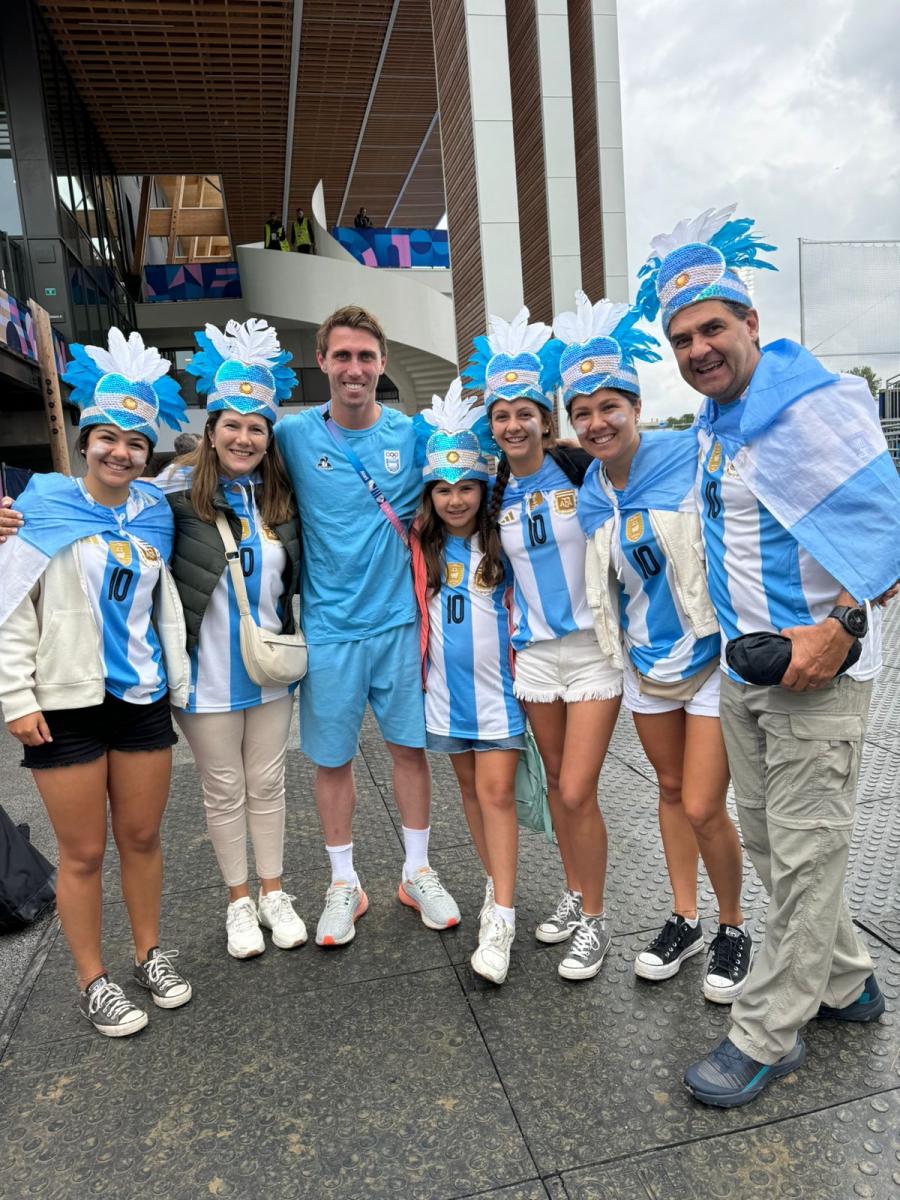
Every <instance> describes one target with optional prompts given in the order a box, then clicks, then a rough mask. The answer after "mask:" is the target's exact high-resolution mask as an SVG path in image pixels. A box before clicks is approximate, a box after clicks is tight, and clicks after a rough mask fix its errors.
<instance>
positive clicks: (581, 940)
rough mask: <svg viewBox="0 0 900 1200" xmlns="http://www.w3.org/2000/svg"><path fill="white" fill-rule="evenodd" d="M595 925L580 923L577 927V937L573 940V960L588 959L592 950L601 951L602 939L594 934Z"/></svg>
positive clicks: (570, 953) (571, 951) (570, 952)
mask: <svg viewBox="0 0 900 1200" xmlns="http://www.w3.org/2000/svg"><path fill="white" fill-rule="evenodd" d="M594 928H595V923H594V922H588V921H580V922H579V923H578V924H577V925H576V926H575V936H574V937H573V938H572V949H571V950H570V951H569V955H570V956H571V957H572V958H588V957H589V956H590V953H591V951H592V950H599V949H600V939H599V937H598V936H597V934H596V933H595V932H594Z"/></svg>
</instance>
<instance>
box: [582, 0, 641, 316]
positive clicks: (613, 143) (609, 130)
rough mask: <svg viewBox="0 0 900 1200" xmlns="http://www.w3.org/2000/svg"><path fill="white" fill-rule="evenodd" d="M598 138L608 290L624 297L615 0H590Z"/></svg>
mask: <svg viewBox="0 0 900 1200" xmlns="http://www.w3.org/2000/svg"><path fill="white" fill-rule="evenodd" d="M591 14H592V18H593V32H594V73H595V84H596V89H597V141H598V151H599V155H600V193H601V209H602V221H603V249H604V257H605V266H606V272H605V274H606V295H607V297H608V299H610V300H621V301H628V300H629V298H630V296H629V293H630V291H631V290H632V289H631V281H630V280H629V277H628V256H627V243H626V229H625V171H624V166H623V160H622V103H621V95H620V81H619V33H618V22H617V17H616V0H592V4H591Z"/></svg>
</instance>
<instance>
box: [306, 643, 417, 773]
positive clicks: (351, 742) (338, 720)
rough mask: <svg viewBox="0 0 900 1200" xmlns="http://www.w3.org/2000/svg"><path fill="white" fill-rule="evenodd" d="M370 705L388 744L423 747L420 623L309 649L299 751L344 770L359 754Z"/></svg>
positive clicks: (321, 765) (321, 763)
mask: <svg viewBox="0 0 900 1200" xmlns="http://www.w3.org/2000/svg"><path fill="white" fill-rule="evenodd" d="M366 701H368V702H369V704H371V706H372V712H373V713H374V714H375V720H376V721H377V722H378V727H379V729H380V730H381V734H382V737H383V738H384V740H385V741H386V742H395V743H396V744H397V745H398V746H413V747H415V748H416V749H419V748H423V747H424V746H425V693H424V692H423V691H422V659H421V656H420V653H419V626H418V623H417V622H416V621H411V622H410V623H409V624H407V625H398V626H397V627H396V628H394V629H388V630H387V631H386V632H385V633H378V634H375V635H374V637H370V638H365V639H363V640H362V641H359V642H328V643H324V644H320V645H314V646H310V647H309V669H308V670H307V673H306V675H305V676H304V678H303V680H302V682H301V684H300V749H301V750H302V751H303V753H304V754H305V755H306V756H307V757H308V758H311V759H312V761H313V762H314V763H316V764H317V766H320V767H341V766H343V765H344V763H346V762H349V761H350V760H351V758H353V756H354V755H355V754H356V752H357V750H358V749H359V731H360V728H361V727H362V720H363V715H364V713H365V711H366Z"/></svg>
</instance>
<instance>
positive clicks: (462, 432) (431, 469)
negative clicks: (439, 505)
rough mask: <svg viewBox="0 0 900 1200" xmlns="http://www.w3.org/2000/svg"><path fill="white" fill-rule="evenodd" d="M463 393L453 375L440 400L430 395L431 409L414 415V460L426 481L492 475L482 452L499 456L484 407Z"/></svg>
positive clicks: (484, 478) (459, 382) (451, 481)
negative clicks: (465, 396)
mask: <svg viewBox="0 0 900 1200" xmlns="http://www.w3.org/2000/svg"><path fill="white" fill-rule="evenodd" d="M462 392H463V385H462V380H461V379H459V378H456V379H454V380H453V382H452V383H451V384H450V387H449V388H448V390H447V395H446V396H444V397H443V399H442V398H441V397H440V396H432V397H431V408H425V409H423V410H422V411H421V412H418V413H416V415H415V416H414V417H413V428H414V429H415V432H416V461H417V463H418V464H419V465H420V466H421V467H422V474H423V475H424V477H425V479H426V481H427V480H437V479H442V480H443V481H444V482H445V483H460V482H461V481H462V480H463V479H481V480H484V481H487V480H488V479H489V478H490V476H491V474H492V471H491V469H490V464H489V463H488V461H487V459H486V458H485V455H486V454H493V455H496V456H499V453H500V452H499V450H498V449H497V447H496V445H495V444H494V440H493V438H492V437H491V431H490V425H489V424H488V420H487V417H486V415H485V410H484V407H483V405H481V404H480V403H479V402H478V401H477V400H475V399H473V398H472V397H469V398H468V399H464V398H463V394H462Z"/></svg>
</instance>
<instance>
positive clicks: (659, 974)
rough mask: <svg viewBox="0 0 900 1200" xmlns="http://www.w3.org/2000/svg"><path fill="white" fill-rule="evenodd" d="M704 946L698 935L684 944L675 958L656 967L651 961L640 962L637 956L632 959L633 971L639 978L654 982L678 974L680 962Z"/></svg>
mask: <svg viewBox="0 0 900 1200" xmlns="http://www.w3.org/2000/svg"><path fill="white" fill-rule="evenodd" d="M705 948H706V947H705V945H704V942H703V938H702V937H699V938H697V940H696V942H691V944H690V945H689V946H686V947H685V948H684V950H682V952H681V953H680V954H679V956H678V957H677V958H673V959H672V961H671V962H670V963H660V964H659V966H658V967H657V966H654V965H653V963H642V962H641V960H640V956H639V957H638V958H636V959H635V960H634V973H635V975H637V976H638V978H639V979H651V980H654V981H656V982H658V981H659V980H661V979H671V978H672V976H673V975H677V974H678V972H679V971H680V970H681V964H682V963H683V962H684V961H685V960H686V959H688V958H692V957H693V956H694V955H695V954H699V953H700V952H701V951H702V950H704V949H705Z"/></svg>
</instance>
